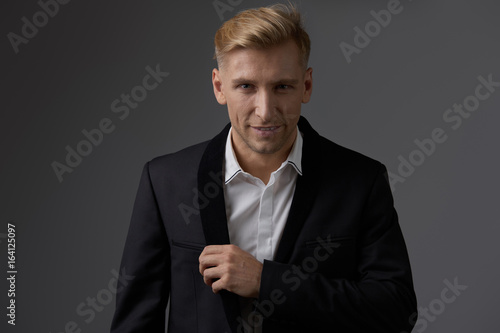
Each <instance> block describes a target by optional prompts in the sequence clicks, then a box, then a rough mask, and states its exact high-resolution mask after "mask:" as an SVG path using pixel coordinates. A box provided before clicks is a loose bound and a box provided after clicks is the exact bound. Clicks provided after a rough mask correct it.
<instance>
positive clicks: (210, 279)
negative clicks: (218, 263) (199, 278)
mask: <svg viewBox="0 0 500 333" xmlns="http://www.w3.org/2000/svg"><path fill="white" fill-rule="evenodd" d="M221 276H222V273H221V271H220V269H219V268H217V267H212V268H208V269H206V270H205V271H204V273H203V282H205V284H206V285H207V286H209V287H211V286H212V284H213V283H214V282H215V281H217V280H219V279H220V277H221Z"/></svg>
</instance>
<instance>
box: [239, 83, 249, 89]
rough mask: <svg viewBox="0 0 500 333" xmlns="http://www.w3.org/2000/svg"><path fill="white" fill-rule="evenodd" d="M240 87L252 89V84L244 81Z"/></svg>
mask: <svg viewBox="0 0 500 333" xmlns="http://www.w3.org/2000/svg"><path fill="white" fill-rule="evenodd" d="M238 87H239V88H242V89H250V88H251V87H252V86H251V85H250V84H248V83H243V84H240V85H239V86H238Z"/></svg>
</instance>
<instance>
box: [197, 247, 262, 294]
mask: <svg viewBox="0 0 500 333" xmlns="http://www.w3.org/2000/svg"><path fill="white" fill-rule="evenodd" d="M199 261H200V273H201V275H203V280H204V281H205V284H206V285H207V286H209V287H212V290H213V292H214V293H216V294H217V293H218V292H219V291H221V290H222V289H225V290H228V291H230V292H233V293H235V294H237V295H240V296H242V297H253V298H258V297H259V290H260V276H261V274H262V266H263V265H262V263H261V262H259V261H258V260H257V259H255V257H253V256H252V255H251V254H250V253H248V252H245V251H243V250H242V249H240V248H239V247H238V246H236V245H232V244H229V245H209V246H206V247H205V249H204V250H203V252H202V253H201V255H200V258H199Z"/></svg>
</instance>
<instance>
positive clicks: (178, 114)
mask: <svg viewBox="0 0 500 333" xmlns="http://www.w3.org/2000/svg"><path fill="white" fill-rule="evenodd" d="M221 2H223V3H226V4H228V3H232V4H233V5H229V6H230V7H231V9H232V11H226V12H224V13H223V14H222V15H223V18H224V19H228V18H229V17H231V16H232V15H234V14H235V13H236V12H238V11H240V10H243V9H245V8H250V7H259V6H262V5H268V4H270V3H271V2H269V1H256V0H232V1H229V0H221ZM298 4H299V7H300V9H301V11H302V13H303V15H304V19H305V23H306V27H307V29H308V31H309V34H310V37H311V39H312V55H311V59H310V65H311V66H312V67H313V68H314V74H313V77H314V92H313V97H312V101H311V102H310V103H309V104H307V105H304V107H303V115H305V116H306V117H307V118H308V120H309V121H310V122H311V123H312V125H313V126H314V127H315V128H316V129H317V130H318V131H319V132H320V133H321V134H322V135H324V136H326V137H327V138H329V139H331V140H333V141H335V142H337V143H339V144H341V145H344V146H347V147H349V148H352V149H354V150H357V151H359V152H362V153H364V154H366V155H368V156H371V157H373V158H375V159H378V160H380V161H381V162H383V163H384V164H385V165H386V166H387V167H388V169H389V171H391V172H392V173H395V174H397V173H398V165H399V163H400V162H399V160H398V156H400V155H401V156H402V157H404V158H408V157H409V155H410V154H411V153H412V151H414V150H415V149H416V148H417V146H416V145H415V143H414V140H415V139H419V140H423V139H425V138H429V137H430V135H431V132H432V130H433V129H434V128H442V129H443V130H444V131H445V133H446V135H447V136H448V139H447V141H446V142H444V143H442V144H438V145H437V147H436V150H435V152H434V153H433V154H432V155H431V156H427V157H426V159H425V161H424V162H423V163H422V164H421V165H420V166H418V167H416V168H415V171H414V172H413V174H412V175H411V176H409V177H407V178H406V181H405V182H403V183H397V184H395V192H394V196H395V204H396V208H397V210H398V212H399V215H400V223H401V227H402V229H403V232H404V235H405V238H406V241H407V245H408V249H409V253H410V257H411V262H412V267H413V274H414V279H415V288H416V292H417V295H418V301H419V305H420V306H421V307H429V305H431V304H433V306H438V305H439V301H438V300H439V299H440V297H441V292H442V291H443V290H444V288H445V287H446V285H445V284H444V282H443V281H444V280H445V279H448V280H449V281H451V282H453V280H454V279H455V278H457V279H458V283H459V284H461V285H466V286H468V288H467V289H466V290H465V291H462V292H461V294H460V296H459V297H457V298H456V300H455V301H454V302H452V303H451V304H446V307H445V309H444V310H443V309H439V307H438V308H435V309H438V310H439V311H438V312H440V313H439V315H437V316H435V319H433V320H427V324H428V325H427V327H425V328H424V327H423V324H421V325H419V326H420V329H419V331H420V332H423V331H426V332H473V331H475V332H498V331H499V329H500V324H499V322H498V321H497V319H496V317H497V313H498V310H499V307H498V297H499V295H500V294H499V289H500V288H499V284H498V280H499V278H500V268H499V265H498V262H499V259H500V258H499V253H500V251H499V246H498V235H499V230H500V227H499V223H498V216H499V214H498V213H499V206H500V205H499V200H498V199H499V194H498V189H499V187H500V177H499V176H498V170H499V169H500V158H499V157H498V143H499V139H500V135H499V131H498V129H497V128H498V123H499V121H500V116H499V114H498V108H499V106H500V88H497V91H495V92H494V93H492V94H491V96H490V97H489V98H488V99H487V100H485V101H481V103H480V106H479V108H478V109H477V110H476V111H475V112H473V113H472V114H471V116H470V117H469V118H467V119H464V120H463V123H462V125H461V126H460V128H458V129H456V130H453V129H452V128H451V126H450V125H451V124H449V123H446V122H445V121H444V120H443V114H444V112H445V111H446V110H447V109H448V108H450V107H452V106H453V104H454V103H462V102H463V101H464V99H465V98H466V97H467V96H469V95H472V94H474V90H475V87H476V86H477V84H478V83H479V82H478V80H477V77H478V76H483V77H485V78H487V77H488V75H489V74H491V75H492V77H493V80H494V81H500V68H499V65H498V64H499V63H498V59H500V46H499V43H498V40H499V32H500V20H498V14H499V9H500V5H499V3H498V1H495V0H489V1H488V0H474V1H473V0H470V1H464V0H446V1H445V0H439V1H425V0H414V1H410V0H402V1H401V6H402V8H403V10H402V12H401V13H400V14H397V15H393V16H392V20H391V22H390V24H389V25H388V26H387V27H385V28H382V30H381V31H380V33H379V34H378V35H377V36H375V37H373V38H372V40H371V42H370V44H369V45H368V46H367V47H366V48H364V49H362V50H361V52H360V53H359V54H354V55H353V56H352V62H351V63H348V62H347V61H346V59H345V58H344V56H343V54H342V52H341V49H340V47H339V44H340V43H341V42H342V41H344V42H346V43H349V44H353V39H354V34H355V32H354V30H353V28H354V27H356V26H358V27H360V28H362V29H363V28H364V26H365V24H366V23H367V22H369V21H371V20H373V18H372V16H371V15H370V11H371V10H374V11H379V10H382V9H386V8H387V1H347V0H346V1H300V2H299V3H298ZM0 6H1V14H0V15H1V17H2V19H1V22H0V24H1V30H0V31H2V32H3V34H4V37H3V39H2V42H1V43H0V48H1V55H2V67H1V73H0V77H1V85H2V86H1V94H2V107H1V118H0V129H1V130H0V135H1V140H0V154H1V155H0V156H1V157H2V163H1V173H0V177H1V187H0V188H1V189H0V191H1V194H0V195H1V197H0V203H1V210H0V242H1V243H0V251H1V255H0V262H1V264H0V267H2V271H4V273H1V274H0V276H4V275H6V273H5V271H6V270H7V268H6V261H7V258H6V257H7V254H6V249H7V246H6V239H5V233H6V230H7V223H8V221H13V223H14V224H15V225H16V228H17V246H18V248H17V267H18V271H19V272H18V275H17V294H16V302H17V317H16V323H17V325H16V326H15V327H12V326H11V325H7V323H6V321H7V317H6V315H5V313H4V312H5V311H6V309H5V308H6V306H7V301H8V300H7V296H6V291H7V284H6V280H5V278H1V279H0V295H1V296H0V305H1V306H0V309H3V310H1V313H0V318H2V319H1V323H0V330H1V331H2V332H6V331H7V332H10V331H12V332H33V331H36V332H53V333H55V332H64V327H65V325H66V324H67V323H68V322H70V321H74V322H75V323H77V324H78V327H79V328H80V329H81V330H82V332H106V331H107V330H109V326H110V322H111V318H112V315H113V311H114V300H113V302H111V303H110V304H109V305H106V306H104V307H103V309H102V311H101V312H96V314H95V318H93V320H91V321H90V322H89V323H86V322H85V319H88V316H85V317H82V316H80V315H78V314H77V313H76V308H77V307H78V305H79V304H80V303H82V302H86V299H87V297H96V295H97V294H98V292H99V291H101V290H103V289H105V288H107V285H108V282H109V281H110V279H111V278H112V273H111V270H113V269H117V268H118V267H119V262H120V258H121V252H122V250H123V245H124V241H125V237H126V232H127V228H128V223H129V219H130V214H131V210H132V204H133V200H134V197H135V191H136V189H137V185H138V181H139V176H140V171H141V168H142V166H143V164H144V163H145V162H146V161H148V160H149V159H151V158H153V157H155V156H157V155H161V154H165V153H168V152H173V151H176V150H178V149H180V148H182V147H185V146H188V145H191V144H194V143H197V142H199V141H202V140H206V139H209V138H211V137H212V136H213V135H215V134H216V133H218V132H219V130H220V129H221V128H222V126H224V125H225V123H226V122H227V121H228V118H227V113H226V110H225V107H222V106H220V105H218V104H217V103H216V101H215V98H214V97H213V93H212V87H211V81H210V78H211V70H212V68H213V67H214V66H215V62H214V61H213V60H212V54H213V49H212V43H213V42H212V38H213V35H214V33H215V31H216V29H217V28H218V27H219V26H220V24H221V23H222V22H221V19H220V16H219V15H218V13H217V11H216V10H215V8H214V5H213V2H212V1H169V2H167V1H141V2H139V1H135V2H132V1H71V2H69V3H68V4H65V5H60V8H59V12H58V13H57V14H56V15H55V16H54V17H52V18H50V19H49V20H48V22H47V24H46V25H45V26H43V27H41V28H39V31H38V33H37V34H36V36H34V37H33V38H31V39H29V42H28V43H27V44H21V45H19V52H18V53H17V54H16V53H15V52H14V50H13V47H12V46H11V43H10V42H9V40H8V38H7V34H8V33H9V32H14V33H16V34H21V28H22V25H23V22H22V21H21V18H22V17H23V16H26V17H27V18H28V19H29V20H30V21H32V17H33V15H34V14H35V13H36V12H38V11H40V10H41V9H40V6H39V5H38V4H37V2H36V1H34V0H30V1H22V2H19V3H17V4H15V5H13V4H9V5H8V6H9V7H6V6H7V2H2V4H1V5H0ZM157 64H160V68H161V70H162V71H165V72H169V73H170V75H169V76H168V77H167V78H166V79H165V80H164V81H163V82H162V83H161V84H160V85H159V86H158V87H157V88H156V89H155V90H153V91H150V92H149V93H148V95H147V98H146V99H145V100H144V101H143V102H141V103H139V105H138V107H137V108H135V109H133V110H131V112H130V115H129V116H128V117H127V118H125V119H123V120H120V119H119V118H118V114H116V113H113V112H112V111H111V107H110V105H111V103H112V102H113V101H114V100H115V99H117V98H120V95H121V94H122V93H130V91H131V89H132V88H133V87H135V86H137V85H139V84H141V83H142V79H143V77H144V76H145V75H146V74H147V73H146V71H145V67H146V66H151V67H152V68H154V67H155V66H156V65H157ZM103 118H109V119H111V120H112V122H113V124H114V125H115V126H116V128H115V130H114V131H113V132H112V133H110V134H106V135H105V136H104V138H103V141H102V143H101V144H100V145H99V146H96V147H94V149H93V151H92V153H91V154H90V155H89V156H87V157H84V158H83V161H82V162H81V164H80V165H79V166H78V167H76V168H75V169H74V171H73V172H72V173H66V174H64V175H63V181H62V182H59V181H58V179H57V177H56V176H55V173H54V171H53V170H52V167H51V163H52V162H53V161H59V162H61V163H64V158H65V156H66V151H65V146H66V145H69V146H71V147H73V148H75V146H76V145H77V143H78V142H79V141H80V140H82V139H84V136H83V134H82V133H81V131H82V130H83V129H87V130H91V129H93V128H96V127H97V126H98V123H99V121H100V120H101V119H103ZM421 318H424V319H425V317H421ZM415 331H417V330H415Z"/></svg>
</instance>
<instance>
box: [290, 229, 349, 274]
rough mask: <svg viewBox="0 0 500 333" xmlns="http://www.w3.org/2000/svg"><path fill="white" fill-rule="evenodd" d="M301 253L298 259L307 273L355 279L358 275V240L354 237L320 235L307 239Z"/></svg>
mask: <svg viewBox="0 0 500 333" xmlns="http://www.w3.org/2000/svg"><path fill="white" fill-rule="evenodd" d="M300 255H301V258H299V260H298V261H299V263H300V266H301V268H302V270H303V271H304V272H306V273H320V274H323V275H325V276H327V277H329V278H349V279H353V278H355V276H356V241H355V239H354V238H353V237H342V238H331V237H324V238H321V237H318V238H317V239H315V240H311V241H306V242H305V244H304V247H303V248H302V251H301V253H300ZM296 264H297V263H296Z"/></svg>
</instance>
